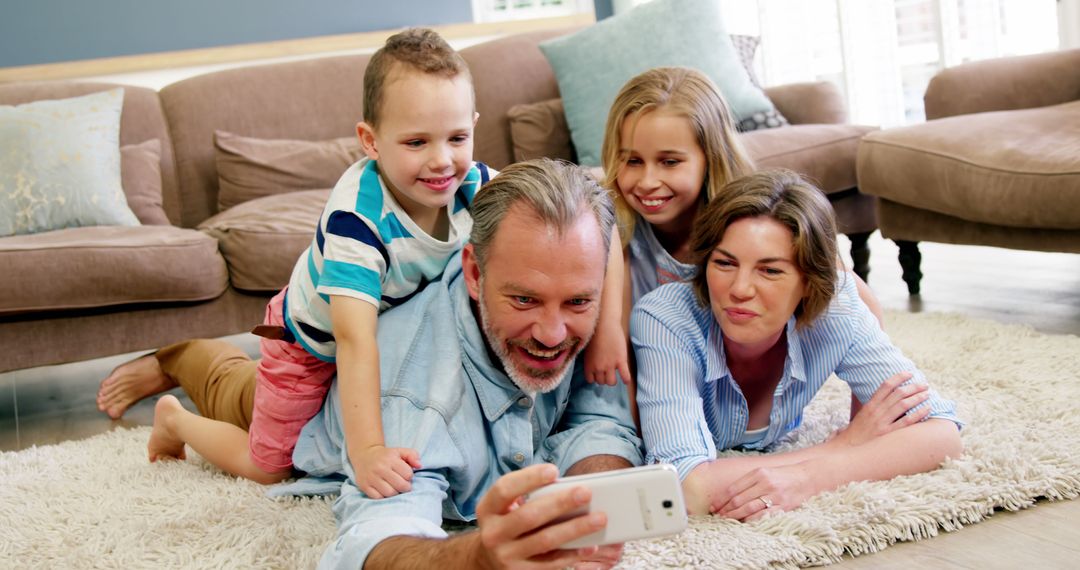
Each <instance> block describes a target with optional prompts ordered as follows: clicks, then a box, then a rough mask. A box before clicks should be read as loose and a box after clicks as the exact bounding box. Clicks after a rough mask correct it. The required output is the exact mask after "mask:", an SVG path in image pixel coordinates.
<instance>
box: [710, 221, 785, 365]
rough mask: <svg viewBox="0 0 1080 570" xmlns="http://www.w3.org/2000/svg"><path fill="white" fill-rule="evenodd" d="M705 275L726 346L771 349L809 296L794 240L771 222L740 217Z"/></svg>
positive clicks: (715, 250) (726, 236)
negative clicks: (735, 345)
mask: <svg viewBox="0 0 1080 570" xmlns="http://www.w3.org/2000/svg"><path fill="white" fill-rule="evenodd" d="M705 271H706V274H705V276H706V282H707V283H708V286H709V302H710V304H711V306H712V311H713V316H714V317H715V318H716V321H717V322H718V323H720V329H721V330H722V331H723V332H724V339H725V342H734V343H738V344H741V345H744V346H745V347H747V348H751V349H753V348H760V349H764V348H767V347H770V346H772V345H773V344H774V343H775V342H776V341H777V339H779V338H780V334H781V333H782V332H783V331H784V326H785V325H786V324H787V321H788V319H790V318H791V316H792V315H794V314H795V309H796V308H797V307H798V306H799V301H801V300H802V298H803V297H804V296H805V295H806V280H805V278H804V277H803V273H802V271H801V270H800V269H799V268H798V266H797V265H796V264H795V245H794V236H793V235H792V233H791V230H789V229H788V228H787V226H784V225H783V224H781V223H780V222H778V221H776V220H774V219H772V218H769V217H754V218H742V219H740V220H738V221H736V222H734V223H732V224H731V225H730V226H728V228H727V230H726V231H725V232H724V237H723V238H721V239H720V243H718V244H716V247H715V248H713V251H712V253H711V254H710V255H709V263H708V266H707V268H706V270H705Z"/></svg>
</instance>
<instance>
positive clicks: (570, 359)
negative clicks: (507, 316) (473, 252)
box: [477, 278, 595, 394]
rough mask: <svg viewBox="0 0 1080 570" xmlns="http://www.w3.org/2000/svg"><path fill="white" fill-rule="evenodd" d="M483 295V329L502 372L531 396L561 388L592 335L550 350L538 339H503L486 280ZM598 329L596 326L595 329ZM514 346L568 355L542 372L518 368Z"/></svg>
mask: <svg viewBox="0 0 1080 570" xmlns="http://www.w3.org/2000/svg"><path fill="white" fill-rule="evenodd" d="M479 288H480V293H479V298H478V299H477V304H478V305H480V326H481V328H482V329H483V330H484V336H485V337H486V338H487V343H488V346H490V347H491V350H492V351H493V352H494V353H495V356H497V357H499V361H500V362H502V366H503V370H504V371H505V372H506V375H507V376H509V377H510V380H512V381H513V382H514V384H515V385H517V387H518V388H521V389H522V390H523V391H525V392H527V393H529V394H537V393H539V394H543V393H547V392H550V391H552V390H554V389H555V388H557V387H558V386H559V383H560V382H561V381H562V377H563V375H564V374H566V369H567V368H568V367H570V366H573V364H574V361H575V360H576V359H577V356H578V353H579V352H581V349H582V347H584V346H585V345H587V344H588V342H589V340H590V339H591V338H592V335H591V334H590V336H589V337H588V338H585V339H582V338H580V337H571V338H568V339H566V340H565V341H563V342H562V343H560V344H559V345H558V346H557V347H547V346H544V345H542V344H540V343H538V342H536V340H535V339H532V338H530V339H529V340H527V341H522V340H517V339H503V338H501V337H500V336H499V335H498V334H497V333H496V332H495V329H494V328H493V327H492V326H491V319H490V318H489V316H488V312H487V305H486V304H485V303H484V280H483V278H481V279H480V287H479ZM593 330H595V327H594V329H593ZM508 345H512V346H515V347H521V348H525V349H532V350H533V351H548V350H558V351H562V350H567V351H568V353H567V355H566V357H565V360H564V361H563V365H562V366H560V367H559V368H556V369H552V370H541V369H535V368H530V367H528V366H527V365H525V364H522V365H521V368H518V365H517V361H515V360H514V358H513V356H512V355H511V354H510V351H511V347H510V346H508Z"/></svg>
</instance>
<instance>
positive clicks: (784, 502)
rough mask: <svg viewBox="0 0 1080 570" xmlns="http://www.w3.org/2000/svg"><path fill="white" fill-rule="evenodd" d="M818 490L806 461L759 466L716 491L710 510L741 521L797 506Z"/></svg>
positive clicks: (808, 463) (715, 513) (809, 465)
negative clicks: (723, 488) (721, 489)
mask: <svg viewBox="0 0 1080 570" xmlns="http://www.w3.org/2000/svg"><path fill="white" fill-rule="evenodd" d="M820 491H821V489H818V488H817V486H816V485H815V483H814V478H813V470H812V468H811V463H810V462H809V461H803V462H800V463H793V464H790V465H779V466H775V467H759V468H757V469H754V470H752V471H750V472H748V473H747V474H746V475H743V476H742V477H741V478H739V479H737V480H736V481H735V482H734V483H732V484H731V485H730V486H729V487H728V488H727V489H725V490H723V491H722V492H721V493H720V494H718V495H717V496H716V498H715V499H714V500H713V504H712V513H713V514H714V515H718V516H722V517H727V518H732V519H738V520H740V521H744V522H745V521H751V520H756V519H759V518H761V517H763V516H765V515H766V514H767V513H769V512H773V511H788V510H791V509H795V508H798V507H799V506H800V505H802V504H803V503H804V502H805V501H806V500H807V499H809V498H810V497H812V496H814V495H816V494H817V493H818V492H820Z"/></svg>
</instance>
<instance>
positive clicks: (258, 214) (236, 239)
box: [199, 190, 330, 291]
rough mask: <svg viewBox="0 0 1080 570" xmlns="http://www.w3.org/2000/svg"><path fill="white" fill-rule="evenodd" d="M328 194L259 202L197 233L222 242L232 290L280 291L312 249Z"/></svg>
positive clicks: (239, 208)
mask: <svg viewBox="0 0 1080 570" xmlns="http://www.w3.org/2000/svg"><path fill="white" fill-rule="evenodd" d="M329 197H330V191H329V190H309V191H306V192H290V193H288V194H275V195H273V196H265V197H263V198H257V199H255V200H251V201H248V202H244V203H243V204H239V205H237V206H234V207H232V208H229V209H228V210H225V211H224V212H221V213H219V214H217V215H215V216H212V217H210V218H208V219H207V220H206V221H204V222H203V223H201V224H199V229H200V230H202V231H204V232H206V233H207V234H209V235H211V236H214V237H215V238H217V239H218V242H219V244H220V246H221V253H222V254H223V255H224V256H225V259H226V261H228V262H229V279H230V280H231V281H232V285H233V287H236V288H237V289H241V290H244V291H278V290H280V289H281V288H282V287H284V286H285V285H288V283H289V276H290V275H291V274H292V270H293V266H294V265H295V264H296V260H297V259H299V257H300V254H301V253H303V252H304V250H305V249H306V248H307V247H308V246H309V245H311V238H312V237H313V236H314V235H315V226H316V224H318V222H319V216H320V215H321V214H322V211H323V207H324V206H325V205H326V200H327V198H329Z"/></svg>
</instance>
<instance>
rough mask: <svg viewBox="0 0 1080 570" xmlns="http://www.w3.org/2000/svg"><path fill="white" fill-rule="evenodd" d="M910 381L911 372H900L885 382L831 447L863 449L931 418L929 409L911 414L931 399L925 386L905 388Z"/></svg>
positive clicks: (909, 385)
mask: <svg viewBox="0 0 1080 570" xmlns="http://www.w3.org/2000/svg"><path fill="white" fill-rule="evenodd" d="M910 379H911V373H910V372H900V373H897V374H895V375H893V376H892V377H891V378H889V379H888V380H886V381H885V382H883V383H882V384H881V386H880V387H878V389H877V391H876V392H874V395H873V396H872V397H871V398H870V401H869V402H867V403H866V404H865V405H863V407H862V409H860V410H859V412H858V413H857V414H855V417H854V418H852V419H851V423H849V424H848V425H847V427H845V428H843V429H841V430H840V431H838V432H837V433H836V435H834V436H833V438H832V439H831V440H830V441H829V443H830V444H841V445H849V446H855V445H862V444H864V443H866V442H868V441H870V440H872V439H874V438H877V437H881V436H883V435H885V434H887V433H889V432H893V431H896V430H898V429H900V428H905V427H907V426H910V425H914V424H916V423H919V422H921V421H922V420H923V419H925V418H926V416H927V415H929V414H930V406H924V407H922V408H921V409H918V410H914V411H911V410H912V408H914V407H916V406H918V405H920V404H922V403H923V402H925V401H926V400H927V398H929V397H930V392H929V389H930V387H929V386H927V385H926V384H907V385H902V384H904V382H907V381H908V380H910ZM909 411H911V413H908V412H909Z"/></svg>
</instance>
